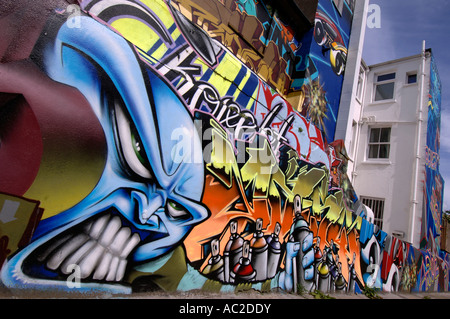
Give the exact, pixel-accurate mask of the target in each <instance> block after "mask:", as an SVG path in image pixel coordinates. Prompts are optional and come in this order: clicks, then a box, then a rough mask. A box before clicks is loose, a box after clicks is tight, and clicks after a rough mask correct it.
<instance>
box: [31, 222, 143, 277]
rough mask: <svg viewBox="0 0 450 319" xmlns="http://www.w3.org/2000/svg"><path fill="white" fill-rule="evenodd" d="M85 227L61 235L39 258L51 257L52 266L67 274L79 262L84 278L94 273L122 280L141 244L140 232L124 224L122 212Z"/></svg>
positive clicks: (49, 259) (48, 262)
mask: <svg viewBox="0 0 450 319" xmlns="http://www.w3.org/2000/svg"><path fill="white" fill-rule="evenodd" d="M83 231H85V232H86V233H83V232H82V233H79V234H77V235H75V236H73V237H72V235H68V236H64V237H61V238H60V239H58V240H57V241H55V243H52V245H50V246H49V247H48V248H47V249H46V250H44V251H43V252H42V254H41V255H40V256H38V258H39V259H40V260H42V261H43V260H47V267H48V268H50V269H52V270H57V269H59V270H60V271H61V272H62V273H63V274H66V275H68V274H70V273H72V270H73V268H72V267H71V265H72V264H76V265H78V266H79V267H80V276H81V278H82V279H85V278H88V277H89V276H91V275H93V279H95V280H107V281H120V280H122V279H123V277H124V275H125V270H126V266H127V263H128V261H127V257H128V255H129V254H130V253H131V251H132V250H133V249H134V248H135V247H136V246H137V245H138V244H139V242H140V237H139V235H138V234H137V233H134V234H132V232H131V230H130V228H128V227H122V222H121V220H120V218H119V217H118V216H114V217H112V218H110V216H108V215H103V216H100V217H99V218H97V219H95V220H94V221H93V222H90V223H89V224H86V225H84V226H83ZM87 234H88V235H87Z"/></svg>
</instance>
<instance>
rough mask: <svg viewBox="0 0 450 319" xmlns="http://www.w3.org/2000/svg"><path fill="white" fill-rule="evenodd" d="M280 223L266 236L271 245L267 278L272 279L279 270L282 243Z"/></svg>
mask: <svg viewBox="0 0 450 319" xmlns="http://www.w3.org/2000/svg"><path fill="white" fill-rule="evenodd" d="M280 231H281V225H280V223H276V225H275V231H274V232H273V233H272V234H271V235H269V236H267V237H266V240H267V244H268V245H269V257H268V260H267V278H268V279H271V278H273V277H275V275H276V274H277V270H278V265H279V263H280V257H281V243H280V239H279V236H280Z"/></svg>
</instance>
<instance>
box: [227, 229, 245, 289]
mask: <svg viewBox="0 0 450 319" xmlns="http://www.w3.org/2000/svg"><path fill="white" fill-rule="evenodd" d="M230 232H231V235H230V239H229V240H228V242H227V244H226V246H225V249H224V252H223V259H224V281H225V282H232V281H231V277H230V273H231V270H232V269H233V267H234V265H236V264H237V263H238V262H239V258H241V256H242V246H243V244H244V239H243V238H242V237H241V236H240V235H239V234H238V233H237V221H235V220H232V221H231V222H230Z"/></svg>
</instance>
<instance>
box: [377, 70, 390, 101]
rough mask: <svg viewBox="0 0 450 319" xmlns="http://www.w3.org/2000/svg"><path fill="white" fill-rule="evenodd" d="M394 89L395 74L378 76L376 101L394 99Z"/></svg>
mask: <svg viewBox="0 0 450 319" xmlns="http://www.w3.org/2000/svg"><path fill="white" fill-rule="evenodd" d="M394 87H395V73H387V74H382V75H377V77H376V82H375V96H374V101H383V100H391V99H393V98H394Z"/></svg>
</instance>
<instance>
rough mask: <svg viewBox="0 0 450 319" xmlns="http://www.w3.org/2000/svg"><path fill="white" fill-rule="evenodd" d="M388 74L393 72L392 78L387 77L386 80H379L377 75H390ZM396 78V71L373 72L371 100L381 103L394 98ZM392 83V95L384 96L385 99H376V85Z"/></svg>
mask: <svg viewBox="0 0 450 319" xmlns="http://www.w3.org/2000/svg"><path fill="white" fill-rule="evenodd" d="M390 74H394V78H393V79H388V80H379V77H381V76H385V75H390ZM396 79H397V72H395V71H390V72H383V73H377V74H375V78H374V81H373V96H372V102H373V103H383V102H386V101H393V100H395V88H396V85H395V81H396ZM390 83H393V85H394V87H393V89H392V97H391V98H386V99H381V100H376V97H377V87H378V85H386V84H390Z"/></svg>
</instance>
